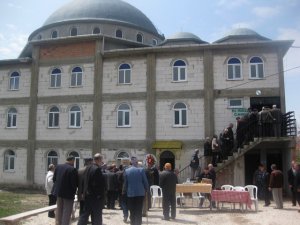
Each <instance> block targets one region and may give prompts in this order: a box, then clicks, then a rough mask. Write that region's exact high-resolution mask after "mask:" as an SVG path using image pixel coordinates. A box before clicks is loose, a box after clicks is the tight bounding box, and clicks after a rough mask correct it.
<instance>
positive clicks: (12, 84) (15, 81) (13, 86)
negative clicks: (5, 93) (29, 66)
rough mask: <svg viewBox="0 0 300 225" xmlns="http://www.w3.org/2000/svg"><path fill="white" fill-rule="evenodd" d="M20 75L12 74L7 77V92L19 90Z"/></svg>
mask: <svg viewBox="0 0 300 225" xmlns="http://www.w3.org/2000/svg"><path fill="white" fill-rule="evenodd" d="M19 82H20V74H19V73H18V72H16V71H15V72H12V73H11V74H10V76H9V90H19Z"/></svg>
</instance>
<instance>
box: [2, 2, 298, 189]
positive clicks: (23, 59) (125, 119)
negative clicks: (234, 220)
mask: <svg viewBox="0 0 300 225" xmlns="http://www.w3.org/2000/svg"><path fill="white" fill-rule="evenodd" d="M292 43H293V41H290V40H270V39H268V38H266V37H263V36H261V35H259V34H258V33H256V32H255V31H253V30H250V29H246V28H238V29H234V30H232V31H230V32H229V33H228V34H226V35H225V36H224V37H220V39H219V40H216V41H215V42H213V43H208V42H206V41H204V40H202V39H201V38H199V37H198V36H196V35H194V34H192V33H189V32H179V33H176V34H174V35H172V36H170V37H166V38H165V37H164V35H163V34H161V33H160V32H159V31H158V29H157V28H156V27H155V26H154V25H153V23H152V22H151V21H150V20H149V18H147V16H145V15H144V14H143V12H141V11H140V10H138V9H137V8H135V7H133V6H132V5H130V4H128V3H126V2H124V1H121V0H74V1H73V2H71V3H68V4H66V5H65V6H63V7H61V8H59V9H58V10H56V11H55V12H54V13H53V14H52V15H50V16H49V17H48V19H47V20H46V21H45V23H44V24H43V26H42V27H40V28H38V29H37V30H35V31H33V32H32V34H31V35H30V36H29V38H28V43H27V44H26V46H25V47H24V49H23V51H22V52H21V54H20V56H19V57H18V58H16V59H8V60H1V61H0V115H1V116H0V165H1V168H2V169H1V170H0V183H2V184H5V183H6V184H11V183H13V184H22V185H23V184H24V185H42V184H43V183H44V177H45V174H46V171H47V168H48V165H49V164H50V163H54V164H58V163H63V162H65V160H66V158H67V156H69V155H71V154H72V155H74V156H75V157H76V163H75V164H76V165H75V166H76V167H77V168H80V167H82V166H83V160H84V158H87V157H91V156H92V155H93V154H94V153H96V152H101V153H102V154H103V156H104V161H105V162H107V163H108V164H109V163H116V164H119V163H121V162H122V160H126V159H128V158H130V157H131V156H137V157H138V159H139V160H144V158H145V155H146V154H149V153H151V154H153V155H154V156H155V157H156V159H157V162H158V164H160V165H163V164H164V163H165V162H171V164H172V166H173V168H178V169H179V170H181V169H183V168H185V167H186V166H188V165H189V162H190V158H191V155H192V153H193V152H194V149H196V148H198V149H200V154H203V143H204V140H205V137H212V136H213V135H214V134H219V133H220V132H222V131H223V129H224V128H225V127H227V126H228V124H229V123H234V124H235V123H236V117H237V116H240V115H243V114H244V113H245V110H247V108H249V107H256V108H258V109H259V108H261V107H262V106H266V105H267V106H271V105H273V104H276V105H277V106H278V107H279V108H280V109H281V111H282V112H284V113H285V90H284V73H283V71H284V68H283V57H284V55H285V54H286V52H287V51H288V50H289V48H290V47H291V45H292ZM234 129H235V128H234ZM293 146H294V139H293V138H289V137H283V138H279V139H276V140H274V139H269V140H265V141H261V142H260V143H259V144H256V145H255V146H254V147H253V148H251V149H249V151H248V152H247V153H245V154H243V155H241V156H240V157H239V158H238V159H237V160H233V162H232V165H234V166H233V170H234V171H236V173H235V174H234V175H232V177H233V178H232V179H233V182H235V183H240V185H243V184H246V183H248V180H249V178H248V177H250V176H251V178H252V174H251V173H252V171H253V169H255V168H256V163H257V162H260V161H262V162H265V163H267V164H269V163H270V162H271V161H272V162H276V163H278V164H279V166H280V168H282V169H283V170H284V171H286V170H287V168H288V166H289V161H290V160H291V152H292V149H293ZM249 162H250V163H249ZM253 165H254V166H253ZM224 171H225V169H224ZM249 171H250V172H251V173H250V172H249Z"/></svg>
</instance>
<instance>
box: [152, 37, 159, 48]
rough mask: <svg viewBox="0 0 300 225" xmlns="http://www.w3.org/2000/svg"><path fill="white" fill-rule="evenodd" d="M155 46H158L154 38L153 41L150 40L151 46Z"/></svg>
mask: <svg viewBox="0 0 300 225" xmlns="http://www.w3.org/2000/svg"><path fill="white" fill-rule="evenodd" d="M157 44H158V41H157V39H155V38H154V39H152V45H153V46H156V45H157Z"/></svg>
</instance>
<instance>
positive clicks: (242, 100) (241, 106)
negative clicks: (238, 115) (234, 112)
mask: <svg viewBox="0 0 300 225" xmlns="http://www.w3.org/2000/svg"><path fill="white" fill-rule="evenodd" d="M231 101H241V104H240V105H231ZM243 107H244V99H243V98H229V99H228V105H227V108H228V109H240V108H243Z"/></svg>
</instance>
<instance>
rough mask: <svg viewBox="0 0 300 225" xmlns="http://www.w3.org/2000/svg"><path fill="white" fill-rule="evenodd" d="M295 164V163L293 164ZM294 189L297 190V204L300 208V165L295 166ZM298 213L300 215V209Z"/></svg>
mask: <svg viewBox="0 0 300 225" xmlns="http://www.w3.org/2000/svg"><path fill="white" fill-rule="evenodd" d="M295 164H296V163H295ZM295 188H296V189H297V191H296V193H297V202H298V205H299V206H300V164H299V163H298V164H296V177H295ZM298 212H299V213H300V209H298Z"/></svg>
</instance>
